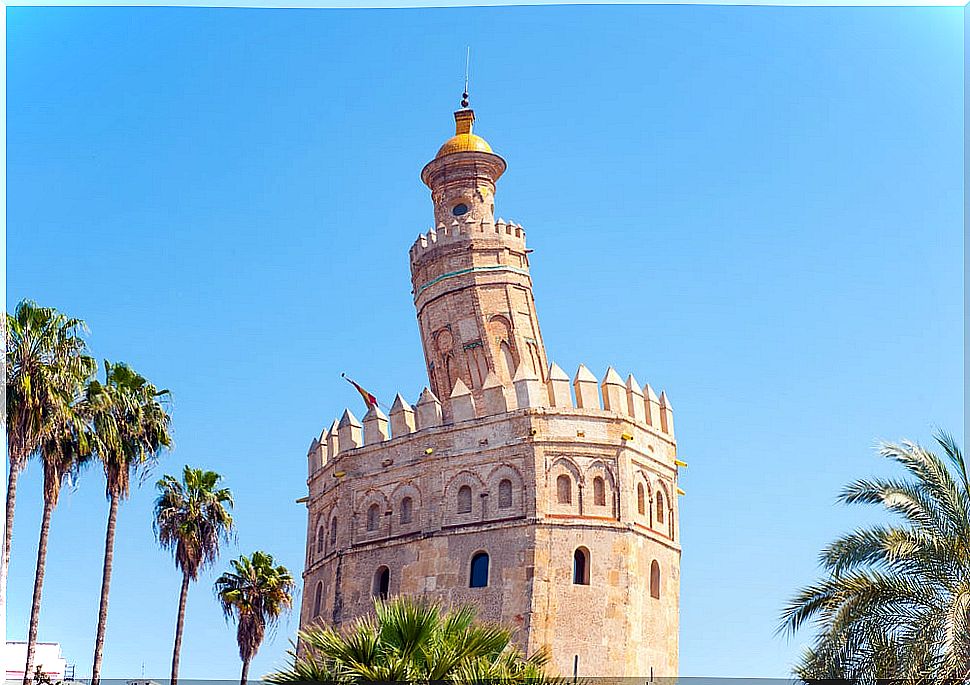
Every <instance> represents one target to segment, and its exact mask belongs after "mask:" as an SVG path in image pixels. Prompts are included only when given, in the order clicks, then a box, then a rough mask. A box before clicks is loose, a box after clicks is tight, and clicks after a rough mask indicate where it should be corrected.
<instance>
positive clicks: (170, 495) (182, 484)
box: [154, 466, 233, 685]
mask: <svg viewBox="0 0 970 685" xmlns="http://www.w3.org/2000/svg"><path fill="white" fill-rule="evenodd" d="M221 480H222V476H220V475H219V474H218V473H215V472H214V471H203V470H202V469H193V468H190V467H188V466H186V467H185V469H184V471H183V472H182V480H181V481H179V480H177V479H176V478H174V477H173V476H164V477H163V478H162V479H161V480H160V481H158V483H157V487H158V491H159V492H158V498H157V499H156V500H155V523H154V525H155V534H156V535H157V536H158V542H159V544H160V545H161V546H162V547H163V548H165V549H169V550H171V551H172V553H173V554H174V556H175V566H176V567H177V568H178V569H179V570H180V571H181V572H182V590H181V592H180V593H179V609H178V618H177V620H176V623H175V647H174V649H173V651H172V679H171V685H177V683H178V675H179V653H180V652H181V649H182V628H183V626H184V624H185V600H186V598H187V597H188V594H189V582H190V581H193V580H196V579H197V578H198V576H199V571H201V570H202V569H204V568H206V567H207V566H209V565H211V564H212V563H214V562H215V560H216V559H217V558H218V557H219V546H220V545H221V543H223V542H226V541H228V540H229V538H230V536H231V535H232V531H233V521H232V515H231V514H230V513H229V510H230V509H231V508H232V505H233V500H232V493H231V492H230V491H229V489H228V488H222V487H219V483H220V481H221Z"/></svg>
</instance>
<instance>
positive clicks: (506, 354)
mask: <svg viewBox="0 0 970 685" xmlns="http://www.w3.org/2000/svg"><path fill="white" fill-rule="evenodd" d="M498 349H499V352H500V353H501V356H500V359H501V360H502V362H503V363H504V366H505V375H506V377H507V378H512V376H514V375H515V357H513V356H512V348H511V347H509V343H508V341H506V340H503V341H502V342H501V343H499V346H498Z"/></svg>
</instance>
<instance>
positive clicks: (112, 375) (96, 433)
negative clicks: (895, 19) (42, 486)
mask: <svg viewBox="0 0 970 685" xmlns="http://www.w3.org/2000/svg"><path fill="white" fill-rule="evenodd" d="M104 373H105V380H104V382H103V383H102V382H101V381H98V380H93V381H91V383H89V384H88V387H87V392H86V398H85V399H86V404H87V411H88V413H89V414H90V416H91V424H92V433H91V437H92V442H93V443H94V444H93V447H94V451H95V452H96V453H97V455H98V458H99V459H100V461H101V465H102V466H103V467H104V475H105V479H106V481H107V488H106V492H107V495H108V496H109V497H110V496H112V495H117V496H119V497H120V498H121V499H126V498H127V497H128V494H129V492H130V478H131V476H132V475H133V474H135V473H138V472H140V471H143V470H144V469H146V467H148V466H150V465H151V464H152V463H153V462H154V460H155V458H156V456H157V454H158V451H159V450H161V449H162V448H164V447H170V446H171V444H172V436H171V433H170V432H169V431H170V429H169V427H170V423H171V417H169V415H168V413H167V412H166V408H165V405H164V403H165V402H167V401H168V399H169V395H170V393H169V391H168V390H158V389H157V388H156V387H155V386H154V385H152V384H151V383H150V382H149V381H148V379H146V378H145V377H144V376H142V375H140V374H138V373H137V372H135V371H134V370H133V369H132V368H131V367H129V366H128V365H126V364H122V363H111V362H109V361H105V362H104Z"/></svg>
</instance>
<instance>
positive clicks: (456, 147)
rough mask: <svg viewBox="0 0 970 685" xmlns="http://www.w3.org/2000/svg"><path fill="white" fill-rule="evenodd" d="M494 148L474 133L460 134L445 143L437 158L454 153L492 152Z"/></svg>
mask: <svg viewBox="0 0 970 685" xmlns="http://www.w3.org/2000/svg"><path fill="white" fill-rule="evenodd" d="M491 151H492V146H491V145H489V144H488V143H487V142H486V141H485V139H484V138H482V137H481V136H476V135H475V134H474V133H459V134H458V135H455V136H452V137H451V138H449V139H448V140H446V141H445V144H444V145H442V146H441V148H440V149H439V150H438V154H437V155H435V157H443V156H445V155H450V154H451V153H452V152H491Z"/></svg>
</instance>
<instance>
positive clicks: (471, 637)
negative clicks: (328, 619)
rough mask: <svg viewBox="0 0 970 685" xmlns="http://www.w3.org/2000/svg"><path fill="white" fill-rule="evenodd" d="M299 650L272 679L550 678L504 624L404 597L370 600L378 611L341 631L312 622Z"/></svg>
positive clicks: (279, 683)
mask: <svg viewBox="0 0 970 685" xmlns="http://www.w3.org/2000/svg"><path fill="white" fill-rule="evenodd" d="M299 639H300V650H299V652H298V653H297V652H293V651H291V652H290V653H289V654H290V666H289V667H288V668H287V669H285V670H282V671H279V672H277V673H273V674H271V675H269V676H267V677H266V678H265V680H266V681H267V682H269V683H274V684H275V685H284V684H287V683H298V682H314V681H334V682H340V683H356V682H370V681H384V682H392V681H407V682H419V683H420V682H425V683H427V682H431V681H444V682H461V681H482V680H513V681H527V680H528V681H533V682H547V681H549V678H548V677H547V676H546V675H545V671H544V669H545V665H546V663H547V662H548V657H547V656H546V654H545V653H543V652H540V653H537V654H535V655H533V656H531V657H529V658H526V657H524V656H523V655H522V654H521V653H520V652H519V651H518V650H517V649H515V647H514V646H513V645H512V643H511V640H512V634H511V631H509V630H508V629H506V628H503V627H500V626H494V625H490V624H486V623H479V622H476V621H475V611H474V610H473V609H471V608H469V607H460V608H455V609H450V610H447V611H443V610H442V609H441V608H440V607H439V606H437V605H436V604H431V603H425V602H421V601H417V600H414V599H412V598H409V597H398V598H395V599H393V600H390V601H378V602H376V603H375V615H374V616H369V617H366V618H361V619H359V620H358V621H357V622H356V623H354V625H353V626H352V627H351V628H350V629H349V630H348V631H346V632H340V631H337V630H335V629H333V628H329V627H324V626H319V625H315V626H310V627H309V628H307V629H305V630H304V631H302V632H300V634H299Z"/></svg>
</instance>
